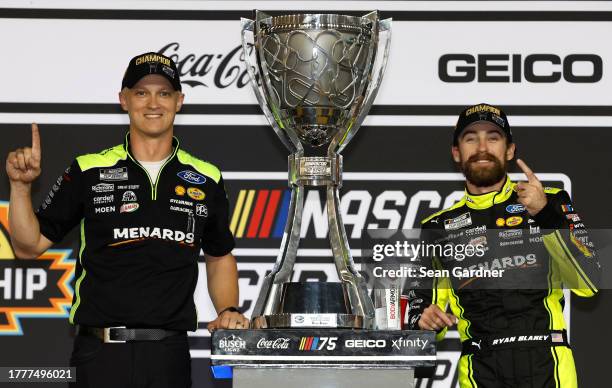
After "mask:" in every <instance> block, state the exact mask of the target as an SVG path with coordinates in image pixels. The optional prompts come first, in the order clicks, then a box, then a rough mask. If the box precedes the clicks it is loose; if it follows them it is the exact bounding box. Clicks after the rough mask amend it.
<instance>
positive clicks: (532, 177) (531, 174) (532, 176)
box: [516, 159, 540, 183]
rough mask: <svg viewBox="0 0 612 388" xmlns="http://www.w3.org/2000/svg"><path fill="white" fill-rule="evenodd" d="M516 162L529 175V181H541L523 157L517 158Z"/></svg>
mask: <svg viewBox="0 0 612 388" xmlns="http://www.w3.org/2000/svg"><path fill="white" fill-rule="evenodd" d="M516 164H517V165H518V166H519V168H520V169H521V170H523V172H524V173H525V175H526V176H527V180H528V181H529V183H533V182H534V181H535V182H540V180H539V179H538V177H536V175H535V174H534V172H533V171H532V170H531V169H530V168H529V166H527V164H526V163H525V162H523V160H522V159H517V160H516Z"/></svg>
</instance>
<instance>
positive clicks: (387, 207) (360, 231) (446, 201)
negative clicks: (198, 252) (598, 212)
mask: <svg viewBox="0 0 612 388" xmlns="http://www.w3.org/2000/svg"><path fill="white" fill-rule="evenodd" d="M223 175H224V178H225V183H226V188H227V192H228V198H229V202H230V206H232V205H233V207H230V214H229V220H230V230H231V232H232V233H233V235H234V237H235V238H236V240H237V243H238V245H237V247H238V248H239V249H249V250H252V249H266V248H278V246H279V245H278V244H279V240H280V239H281V238H282V237H283V234H284V227H285V223H286V222H287V218H288V212H289V207H290V201H291V191H290V190H289V189H287V186H286V184H287V183H286V182H287V173H286V172H226V173H224V174H223ZM510 177H511V179H513V180H515V181H516V180H519V179H521V178H522V174H511V175H510ZM539 178H540V179H541V180H543V181H544V182H546V183H547V184H550V185H552V186H556V187H561V188H563V189H565V190H566V191H569V190H571V183H570V182H569V178H568V177H567V176H565V175H563V174H539ZM464 181H465V178H464V177H463V175H462V174H458V173H386V172H377V173H355V172H353V173H345V174H344V177H343V187H342V189H341V190H340V203H339V209H338V210H339V212H340V214H341V215H342V223H343V224H344V227H345V229H346V235H347V237H348V239H349V241H350V242H351V247H352V248H355V249H358V248H360V244H363V239H364V238H365V237H367V230H368V229H412V228H419V227H420V221H421V220H422V219H424V218H425V217H427V216H429V215H431V214H433V213H435V212H437V211H439V210H441V209H444V208H447V207H450V206H452V205H453V204H454V203H455V202H457V201H458V200H460V199H461V198H463V196H464V191H463V185H464ZM513 210H514V209H513ZM504 221H505V220H504ZM440 222H442V220H441V221H440ZM453 226H456V225H453ZM328 232H329V225H328V219H327V205H326V195H325V192H324V191H323V192H322V191H317V190H310V189H308V190H306V192H305V194H304V208H303V214H302V224H301V229H300V235H301V238H302V241H300V249H301V252H303V253H304V254H306V250H308V249H329V243H328V241H327V238H328ZM249 252H251V251H249ZM253 252H254V254H258V255H261V254H263V251H261V252H259V253H255V251H253ZM270 252H271V251H270ZM310 253H311V254H312V252H310ZM270 254H271V255H276V254H275V253H270Z"/></svg>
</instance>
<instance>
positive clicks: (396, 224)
mask: <svg viewBox="0 0 612 388" xmlns="http://www.w3.org/2000/svg"><path fill="white" fill-rule="evenodd" d="M462 196H463V192H462V191H454V192H451V193H450V194H449V195H447V196H446V197H445V199H444V201H442V195H440V193H439V192H438V191H435V190H421V191H417V192H416V193H415V194H414V195H412V196H411V197H410V199H408V196H407V195H406V194H405V193H404V192H403V191H401V190H386V191H383V192H382V193H380V194H378V195H376V196H375V197H373V196H372V193H370V192H369V191H367V190H351V191H348V192H347V193H345V194H344V195H343V196H342V198H341V200H340V213H341V214H342V222H343V223H344V225H345V227H347V234H348V237H349V238H352V239H359V238H361V237H362V233H363V230H364V229H377V228H386V229H412V228H414V227H415V226H418V225H419V222H420V219H418V218H417V213H418V212H419V210H424V211H423V212H422V217H424V216H428V215H429V214H431V213H433V212H434V211H436V209H439V208H440V207H444V208H446V207H449V206H451V205H453V204H454V203H455V202H456V201H458V200H459V199H460V198H461V197H462ZM368 221H375V222H368ZM311 226H312V229H314V234H315V237H316V238H321V239H324V238H327V232H328V223H327V206H326V205H325V200H324V199H323V198H321V195H319V192H318V191H311V192H309V193H308V194H307V196H306V202H305V204H304V214H303V215H302V229H301V237H302V238H304V237H306V236H307V234H308V233H309V232H310V231H311ZM350 226H352V228H349V227H350ZM349 230H350V233H349Z"/></svg>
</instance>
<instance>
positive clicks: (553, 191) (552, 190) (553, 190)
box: [544, 187, 562, 194]
mask: <svg viewBox="0 0 612 388" xmlns="http://www.w3.org/2000/svg"><path fill="white" fill-rule="evenodd" d="M561 190H562V189H558V188H556V187H545V188H544V192H545V193H546V194H557V193H558V192H559V191H561Z"/></svg>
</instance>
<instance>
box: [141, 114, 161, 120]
mask: <svg viewBox="0 0 612 388" xmlns="http://www.w3.org/2000/svg"><path fill="white" fill-rule="evenodd" d="M144 117H145V118H147V119H159V118H161V117H162V114H161V113H145V115H144Z"/></svg>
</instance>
